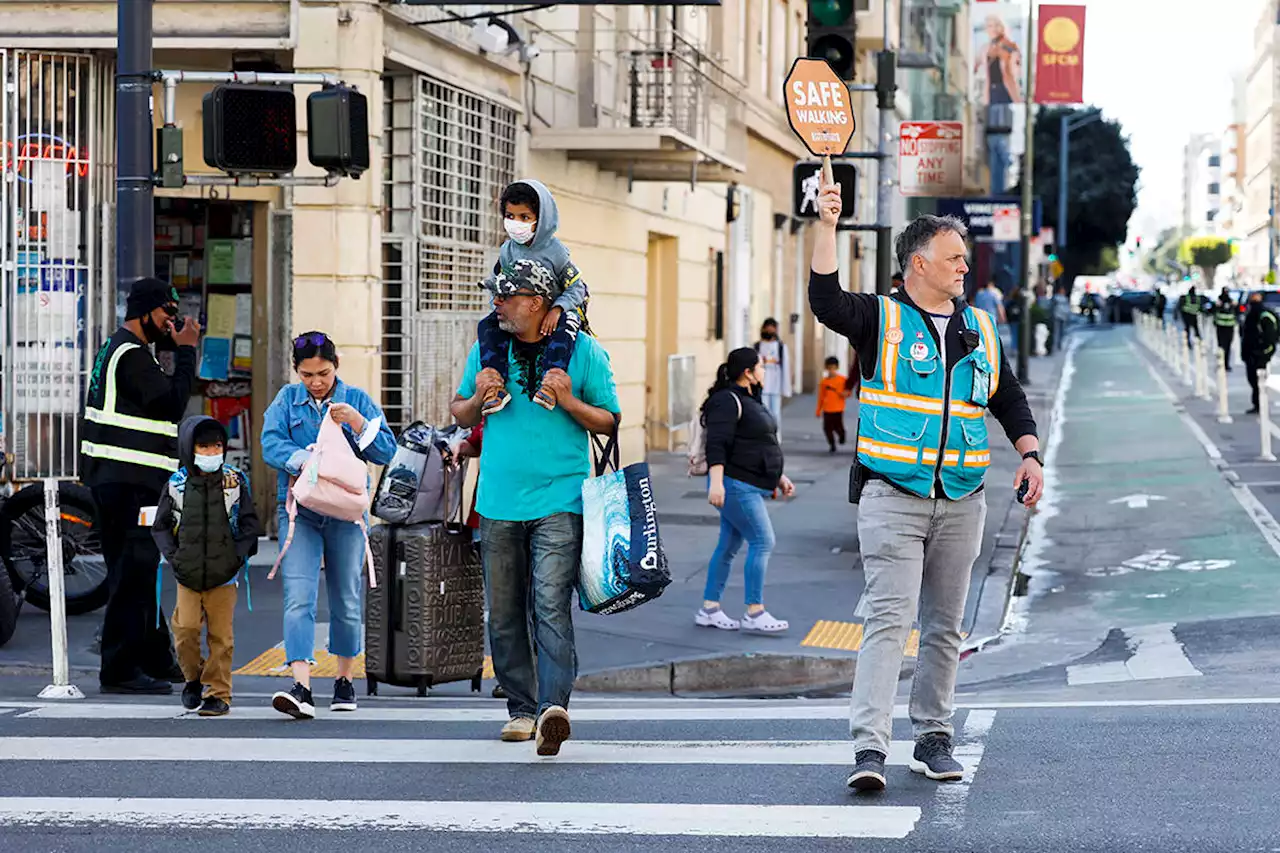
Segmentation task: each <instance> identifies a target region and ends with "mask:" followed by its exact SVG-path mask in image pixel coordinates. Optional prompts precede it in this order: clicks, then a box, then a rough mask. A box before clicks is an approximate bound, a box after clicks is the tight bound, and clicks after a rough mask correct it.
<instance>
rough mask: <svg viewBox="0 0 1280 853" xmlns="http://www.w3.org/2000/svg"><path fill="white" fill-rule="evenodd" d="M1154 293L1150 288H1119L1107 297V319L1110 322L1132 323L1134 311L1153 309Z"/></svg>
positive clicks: (1154, 302)
mask: <svg viewBox="0 0 1280 853" xmlns="http://www.w3.org/2000/svg"><path fill="white" fill-rule="evenodd" d="M1155 304H1156V295H1155V293H1154V292H1153V291H1150V290H1119V291H1116V292H1115V293H1113V294H1111V296H1109V297H1107V319H1108V320H1110V321H1111V322H1112V323H1132V322H1133V312H1134V311H1147V312H1150V311H1153V310H1155Z"/></svg>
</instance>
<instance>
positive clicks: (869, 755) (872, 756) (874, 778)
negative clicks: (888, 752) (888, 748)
mask: <svg viewBox="0 0 1280 853" xmlns="http://www.w3.org/2000/svg"><path fill="white" fill-rule="evenodd" d="M854 759H855V763H854V765H853V773H851V774H849V781H848V782H846V783H845V784H847V785H848V786H849V787H850V788H852V789H853V790H855V791H857V792H858V793H863V792H865V791H883V790H884V753H883V752H880V751H878V750H875V749H864V750H862V751H860V752H859V753H858V754H857V755H856V756H854Z"/></svg>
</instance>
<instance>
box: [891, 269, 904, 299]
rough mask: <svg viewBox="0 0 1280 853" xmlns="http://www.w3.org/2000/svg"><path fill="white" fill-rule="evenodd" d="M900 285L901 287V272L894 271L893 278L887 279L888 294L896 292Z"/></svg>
mask: <svg viewBox="0 0 1280 853" xmlns="http://www.w3.org/2000/svg"><path fill="white" fill-rule="evenodd" d="M901 287H902V273H900V272H896V273H894V274H893V278H892V279H890V280H889V295H890V296H892V295H893V294H895V293H897V292H898V290H899V289H900V288H901Z"/></svg>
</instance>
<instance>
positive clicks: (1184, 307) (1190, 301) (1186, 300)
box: [1178, 293, 1200, 314]
mask: <svg viewBox="0 0 1280 853" xmlns="http://www.w3.org/2000/svg"><path fill="white" fill-rule="evenodd" d="M1178 310H1179V311H1181V312H1182V313H1183V314H1199V313H1200V297H1199V296H1196V297H1192V296H1191V294H1190V293H1188V294H1185V295H1184V296H1183V297H1182V301H1181V302H1180V303H1179V304H1178Z"/></svg>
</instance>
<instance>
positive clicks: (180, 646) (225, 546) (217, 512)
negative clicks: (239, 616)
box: [151, 415, 262, 717]
mask: <svg viewBox="0 0 1280 853" xmlns="http://www.w3.org/2000/svg"><path fill="white" fill-rule="evenodd" d="M226 447H227V430H226V427H224V426H223V425H222V424H220V423H218V422H217V421H216V420H214V419H213V418H209V417H205V416H203V415H196V416H194V417H190V418H187V419H186V420H184V421H183V422H182V423H181V424H180V425H179V428H178V459H179V460H180V461H181V462H182V467H181V468H179V469H178V471H177V473H176V474H174V475H173V476H172V477H170V478H169V483H168V485H167V486H166V487H165V490H164V491H163V492H162V493H161V494H160V505H159V507H158V508H157V509H156V520H155V523H154V524H153V525H152V528H151V534H152V536H154V537H155V540H156V545H157V546H158V547H159V549H160V553H161V554H163V555H164V559H165V562H167V563H168V564H169V565H170V566H171V567H173V576H174V579H175V580H177V582H178V603H177V604H176V605H175V606H174V608H173V641H174V645H175V647H176V648H177V652H178V665H179V666H181V667H182V675H183V677H184V678H185V679H186V686H185V687H184V688H183V689H182V706H183V707H184V708H186V709H187V710H188V711H195V710H197V709H199V713H200V716H202V717H221V716H222V715H224V714H226V713H228V712H229V711H230V710H231V660H232V655H233V654H234V652H235V634H234V632H233V628H232V622H233V620H234V617H235V612H236V584H237V578H238V576H239V575H240V573H241V572H242V571H243V570H244V569H246V568H247V567H248V565H249V558H250V557H252V556H253V555H254V554H256V553H258V537H259V536H260V535H261V534H262V525H261V524H260V523H259V521H258V513H257V512H256V511H255V510H254V507H253V495H252V493H251V492H250V490H249V478H248V476H246V475H245V474H244V472H242V471H240V470H239V469H238V468H235V467H233V466H231V465H227V464H226V463H225V461H224V460H225V458H226V456H225V454H226ZM205 626H207V628H208V634H209V657H207V658H206V657H205V656H204V655H203V654H202V652H201V650H200V635H201V633H202V630H201V629H202V627H205Z"/></svg>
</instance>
